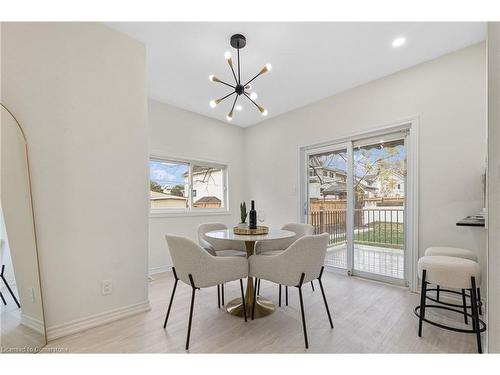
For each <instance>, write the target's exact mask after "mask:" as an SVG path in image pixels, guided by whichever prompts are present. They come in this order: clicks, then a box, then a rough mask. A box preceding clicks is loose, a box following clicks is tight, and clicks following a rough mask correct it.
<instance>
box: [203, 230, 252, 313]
mask: <svg viewBox="0 0 500 375" xmlns="http://www.w3.org/2000/svg"><path fill="white" fill-rule="evenodd" d="M224 229H227V226H226V224H223V223H204V224H200V225H199V226H198V242H199V243H200V246H201V247H202V248H204V249H205V250H206V251H208V252H209V253H210V254H212V255H214V256H219V257H227V256H240V257H245V258H246V256H247V251H246V248H245V244H244V243H243V242H241V243H240V242H236V241H228V240H219V239H217V238H211V237H208V236H207V235H206V233H208V232H211V231H214V230H224ZM221 290H222V306H224V284H221V285H217V304H218V306H219V309H220V305H221Z"/></svg>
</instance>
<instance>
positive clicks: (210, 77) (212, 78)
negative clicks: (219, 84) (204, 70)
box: [208, 74, 215, 82]
mask: <svg viewBox="0 0 500 375" xmlns="http://www.w3.org/2000/svg"><path fill="white" fill-rule="evenodd" d="M214 77H215V76H214V75H213V74H210V75H209V76H208V79H209V80H210V81H212V82H214Z"/></svg>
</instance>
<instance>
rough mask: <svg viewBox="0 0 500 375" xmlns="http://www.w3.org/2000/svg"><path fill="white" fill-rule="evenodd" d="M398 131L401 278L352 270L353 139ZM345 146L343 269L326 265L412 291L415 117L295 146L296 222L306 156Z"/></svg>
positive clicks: (303, 196)
mask: <svg viewBox="0 0 500 375" xmlns="http://www.w3.org/2000/svg"><path fill="white" fill-rule="evenodd" d="M397 133H400V134H401V138H404V140H405V141H404V143H405V149H406V158H407V165H406V166H407V176H406V182H405V205H404V225H405V229H404V231H405V240H404V249H405V257H404V274H405V277H404V280H401V279H396V278H393V277H389V276H383V275H376V274H371V273H368V272H363V271H359V270H358V271H356V270H354V241H353V239H354V238H353V237H354V194H353V191H354V190H353V186H354V175H353V171H354V160H353V159H354V155H353V154H354V151H353V148H354V143H355V142H356V143H357V142H359V141H365V140H367V141H369V139H370V138H373V137H378V138H379V139H380V137H383V136H384V135H389V136H390V135H392V134H397ZM338 150H347V170H348V173H347V209H346V230H347V236H346V237H347V244H346V251H347V254H346V258H347V268H346V270H344V269H342V268H337V267H333V266H332V267H330V266H328V267H327V269H329V270H334V271H340V272H342V273H344V272H346V273H347V274H348V275H355V276H361V277H367V278H370V279H373V280H379V281H384V282H389V283H393V284H399V285H406V286H409V288H410V290H411V291H414V292H416V290H417V285H418V279H417V273H416V264H417V260H418V235H417V233H418V180H417V178H418V118H413V119H410V120H408V121H404V122H400V123H397V124H395V125H394V124H393V125H389V126H386V127H383V128H378V129H376V130H372V131H366V132H360V133H355V134H352V135H350V136H345V137H342V138H338V139H336V140H330V141H327V142H322V143H319V144H313V145H305V146H299V173H298V175H299V179H300V180H299V186H300V199H299V207H298V218H299V221H300V222H303V223H307V221H308V213H309V190H308V189H309V186H308V185H309V184H308V181H309V178H308V176H309V156H310V155H314V154H317V153H319V152H322V151H338Z"/></svg>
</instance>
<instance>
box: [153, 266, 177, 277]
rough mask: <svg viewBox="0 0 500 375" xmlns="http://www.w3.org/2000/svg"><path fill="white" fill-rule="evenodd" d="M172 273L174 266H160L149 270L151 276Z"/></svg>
mask: <svg viewBox="0 0 500 375" xmlns="http://www.w3.org/2000/svg"><path fill="white" fill-rule="evenodd" d="M168 271H172V266H160V267H153V268H150V269H149V275H150V276H151V275H155V274H157V273H163V272H168Z"/></svg>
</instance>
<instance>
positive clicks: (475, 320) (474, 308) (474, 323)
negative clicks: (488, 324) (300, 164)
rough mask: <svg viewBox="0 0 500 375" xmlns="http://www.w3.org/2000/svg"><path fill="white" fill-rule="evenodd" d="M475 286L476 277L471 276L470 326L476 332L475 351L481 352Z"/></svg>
mask: <svg viewBox="0 0 500 375" xmlns="http://www.w3.org/2000/svg"><path fill="white" fill-rule="evenodd" d="M476 293H477V288H476V279H475V278H474V277H471V291H470V295H471V309H472V328H473V329H474V331H475V332H476V340H477V352H478V353H479V354H481V353H482V352H483V348H482V345H481V332H480V331H479V328H480V326H479V315H478V308H477V297H476Z"/></svg>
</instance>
